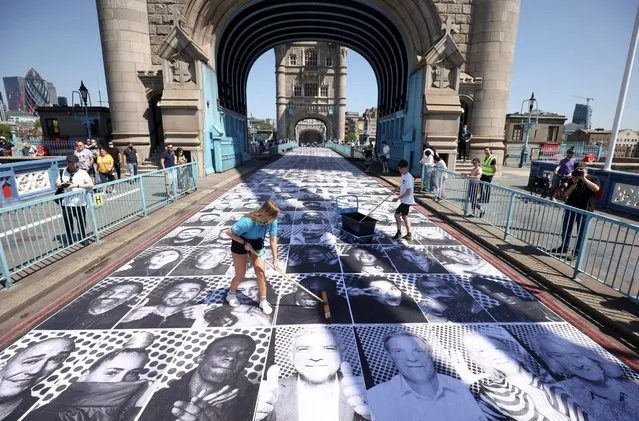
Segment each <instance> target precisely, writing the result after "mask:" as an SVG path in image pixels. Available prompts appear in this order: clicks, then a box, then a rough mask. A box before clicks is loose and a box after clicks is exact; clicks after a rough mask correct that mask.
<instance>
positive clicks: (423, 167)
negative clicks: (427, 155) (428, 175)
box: [421, 165, 426, 193]
mask: <svg viewBox="0 0 639 421" xmlns="http://www.w3.org/2000/svg"><path fill="white" fill-rule="evenodd" d="M425 172H426V167H425V166H423V165H422V189H421V191H422V193H423V192H424V173H425Z"/></svg>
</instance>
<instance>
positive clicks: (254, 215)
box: [226, 200, 280, 314]
mask: <svg viewBox="0 0 639 421" xmlns="http://www.w3.org/2000/svg"><path fill="white" fill-rule="evenodd" d="M279 214H280V209H279V208H278V207H277V205H276V204H275V202H273V201H272V200H269V201H267V202H266V203H264V204H263V205H262V207H261V208H259V209H258V210H256V211H253V212H250V213H249V214H248V215H246V216H244V217H242V218H241V219H240V220H239V221H237V222H236V223H235V224H234V225H233V226H232V227H231V228H229V229H228V230H227V233H228V235H229V237H231V240H232V242H231V255H232V256H233V266H234V267H235V276H234V277H233V280H232V281H231V286H230V287H229V292H228V293H227V294H226V301H227V302H228V303H229V304H230V305H231V306H232V307H237V306H239V305H240V301H239V300H238V299H237V297H236V296H235V291H236V290H237V287H238V285H239V284H240V282H242V281H243V280H244V276H245V275H246V263H247V260H248V255H249V254H250V256H251V260H252V261H253V268H254V269H255V276H256V277H257V286H258V288H259V291H260V309H261V310H262V312H264V314H271V313H272V312H273V309H272V308H271V305H270V304H269V303H268V301H267V300H266V275H265V273H264V262H263V261H262V258H261V257H260V256H262V253H260V251H261V250H262V249H263V248H264V238H265V237H266V233H267V232H268V234H269V240H270V242H271V253H273V266H274V267H275V269H278V268H279V267H278V264H277V217H278V215H279ZM253 252H255V253H257V255H256V254H254V253H253Z"/></svg>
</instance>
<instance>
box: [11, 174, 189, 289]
mask: <svg viewBox="0 0 639 421" xmlns="http://www.w3.org/2000/svg"><path fill="white" fill-rule="evenodd" d="M197 188H198V166H197V162H190V163H187V164H183V165H178V166H175V167H171V168H167V169H161V170H157V171H153V172H150V173H146V174H141V175H137V176H133V177H127V178H124V179H120V180H116V181H111V182H108V183H102V184H98V185H96V186H94V187H93V188H92V189H88V190H85V191H75V192H69V193H64V194H61V195H57V196H49V197H46V198H42V199H38V200H33V201H30V202H27V203H23V204H17V205H14V206H10V207H6V208H3V209H0V225H1V227H2V232H1V233H0V269H1V270H2V272H1V273H0V275H1V277H0V279H1V280H2V282H4V285H5V287H6V288H9V287H11V284H12V282H11V276H13V275H15V274H16V273H18V272H20V271H24V270H26V269H29V268H32V267H35V266H37V265H46V264H47V260H48V259H51V258H54V257H59V256H63V255H64V253H65V252H67V251H68V250H69V249H71V248H73V247H74V246H77V245H78V244H81V243H84V242H86V241H89V240H94V241H96V242H98V241H100V239H101V237H102V236H104V235H106V234H108V233H110V232H113V231H115V230H117V229H119V228H120V227H121V226H122V225H123V224H125V223H128V222H130V221H132V220H134V219H136V218H141V217H146V216H147V215H148V214H149V213H151V212H153V211H154V210H157V209H159V208H161V207H164V206H167V205H168V204H170V203H172V202H174V201H175V200H177V199H179V198H180V197H181V196H183V195H185V194H187V193H190V192H193V191H195V190H197ZM64 205H68V206H64ZM74 228H75V230H74ZM74 231H75V233H74Z"/></svg>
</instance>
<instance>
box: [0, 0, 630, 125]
mask: <svg viewBox="0 0 639 421" xmlns="http://www.w3.org/2000/svg"><path fill="white" fill-rule="evenodd" d="M638 4H639V0H522V10H521V17H520V22H519V33H518V39H517V50H516V55H515V67H514V70H513V77H512V84H511V94H510V101H509V105H508V111H509V112H516V111H519V110H520V108H521V101H522V100H524V99H526V98H528V97H530V93H531V92H532V91H534V92H535V96H536V97H537V98H538V100H539V105H540V108H541V109H543V110H544V111H550V112H556V113H562V114H565V115H566V116H568V118H570V117H571V116H572V111H573V108H574V104H575V103H576V102H580V101H581V100H580V99H578V98H575V96H588V97H593V98H595V101H594V102H593V103H592V106H593V126H594V127H605V128H611V127H612V122H613V118H614V114H615V108H616V104H617V98H618V95H619V88H620V86H621V77H622V75H623V69H624V65H625V61H626V56H627V53H628V46H629V42H630V36H631V34H632V27H633V23H634V18H635V14H636V10H637V6H638ZM0 17H1V22H2V25H0V33H1V34H2V40H3V41H2V43H0V77H4V76H23V75H24V74H25V73H26V71H27V70H28V69H29V68H30V67H35V68H36V69H37V70H38V71H39V72H40V74H41V75H42V76H43V77H44V78H45V79H47V80H49V81H51V82H53V83H54V84H55V85H56V87H57V90H58V95H60V96H67V97H69V100H70V99H71V98H70V97H71V92H72V91H73V90H76V89H77V88H78V87H79V86H80V80H84V83H85V85H86V86H87V87H88V88H89V90H90V91H91V94H92V97H93V103H94V104H97V102H98V90H99V91H101V94H102V99H103V100H105V99H106V97H107V94H106V84H105V81H104V79H105V78H104V66H103V63H102V53H101V47H100V34H99V29H98V22H97V13H96V8H95V1H93V0H57V1H55V2H53V1H42V0H20V1H16V0H0ZM637 61H639V60H636V61H635V66H634V67H635V69H634V77H633V80H632V82H631V85H630V92H629V95H628V101H627V103H626V109H625V113H624V119H623V122H622V126H623V127H631V128H634V129H639V69H638V67H639V66H637ZM348 65H349V69H348V74H349V77H348V83H347V86H348V92H347V101H348V107H347V108H348V110H352V111H360V112H361V111H363V110H364V109H365V108H368V107H370V106H373V105H375V104H376V102H377V83H376V81H375V77H374V75H373V72H372V70H371V68H370V66H369V65H368V63H367V62H366V61H365V60H363V59H362V58H361V56H359V55H358V54H356V53H354V52H351V53H350V54H349V62H348ZM274 71H275V67H274V58H273V54H272V53H267V54H265V55H264V56H262V57H261V58H260V59H259V60H258V61H257V62H256V64H255V65H254V67H253V69H252V71H251V76H250V80H249V89H248V91H249V98H248V99H249V112H250V113H252V114H253V115H255V116H260V117H273V116H274V115H275V106H274V103H275V74H274ZM0 85H2V84H0ZM0 88H1V90H2V91H3V93H4V86H3V85H2V86H0Z"/></svg>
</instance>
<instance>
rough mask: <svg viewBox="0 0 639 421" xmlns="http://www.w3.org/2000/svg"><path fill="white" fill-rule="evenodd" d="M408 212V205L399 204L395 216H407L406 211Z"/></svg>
mask: <svg viewBox="0 0 639 421" xmlns="http://www.w3.org/2000/svg"><path fill="white" fill-rule="evenodd" d="M409 210H410V205H407V204H405V203H400V204H399V206H398V207H397V210H395V214H399V215H404V216H406V215H408V211H409Z"/></svg>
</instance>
